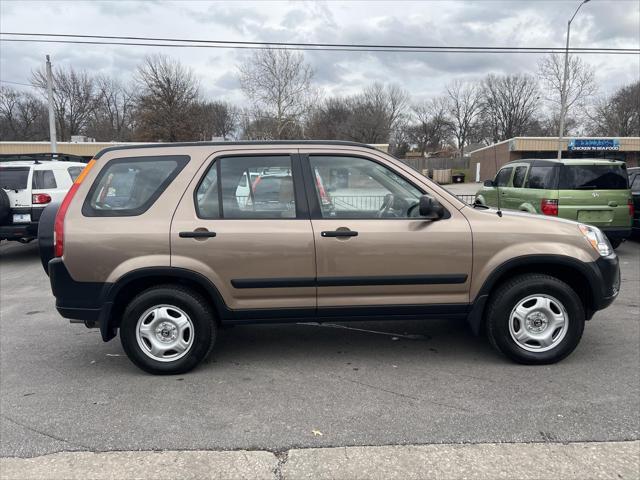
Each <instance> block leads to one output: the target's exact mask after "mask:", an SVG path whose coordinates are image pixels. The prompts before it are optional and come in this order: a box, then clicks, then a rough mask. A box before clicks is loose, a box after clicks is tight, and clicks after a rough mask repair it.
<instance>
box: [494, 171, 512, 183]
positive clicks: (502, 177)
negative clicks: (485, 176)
mask: <svg viewBox="0 0 640 480" xmlns="http://www.w3.org/2000/svg"><path fill="white" fill-rule="evenodd" d="M512 171H513V167H507V168H503V169H502V170H500V171H499V172H498V175H496V185H497V186H498V187H506V186H507V185H508V184H509V179H510V178H511V172H512Z"/></svg>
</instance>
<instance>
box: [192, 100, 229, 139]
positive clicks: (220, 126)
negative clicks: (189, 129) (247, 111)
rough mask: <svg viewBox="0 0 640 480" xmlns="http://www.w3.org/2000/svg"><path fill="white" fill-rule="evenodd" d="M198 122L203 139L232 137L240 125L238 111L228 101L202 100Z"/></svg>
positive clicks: (199, 106)
mask: <svg viewBox="0 0 640 480" xmlns="http://www.w3.org/2000/svg"><path fill="white" fill-rule="evenodd" d="M198 111H199V114H198V123H199V128H200V132H201V134H200V136H201V138H202V140H210V139H211V138H212V137H221V138H222V139H224V140H228V139H229V138H231V137H232V136H233V134H234V132H235V131H236V128H237V126H238V111H237V109H236V108H235V107H234V106H233V105H231V104H230V103H228V102H220V101H214V102H200V103H199V105H198Z"/></svg>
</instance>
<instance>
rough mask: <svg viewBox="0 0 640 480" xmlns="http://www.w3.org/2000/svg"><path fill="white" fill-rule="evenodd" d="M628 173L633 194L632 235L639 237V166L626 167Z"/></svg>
mask: <svg viewBox="0 0 640 480" xmlns="http://www.w3.org/2000/svg"><path fill="white" fill-rule="evenodd" d="M627 173H628V174H629V188H630V189H631V195H632V196H633V209H634V212H633V226H632V232H633V236H634V237H636V238H637V237H640V167H633V168H629V169H627Z"/></svg>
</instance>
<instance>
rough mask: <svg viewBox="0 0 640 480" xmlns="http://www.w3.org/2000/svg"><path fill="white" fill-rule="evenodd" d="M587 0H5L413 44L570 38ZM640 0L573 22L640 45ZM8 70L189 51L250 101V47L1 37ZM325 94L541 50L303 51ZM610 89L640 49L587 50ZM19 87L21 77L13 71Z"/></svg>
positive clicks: (305, 38) (448, 72)
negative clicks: (243, 74) (244, 67)
mask: <svg viewBox="0 0 640 480" xmlns="http://www.w3.org/2000/svg"><path fill="white" fill-rule="evenodd" d="M578 3H579V0H567V1H565V0H511V1H504V0H502V1H498V0H475V1H471V0H458V1H415V2H400V1H396V2H391V1H360V2H356V1H352V2H346V1H344V2H332V1H316V2H294V1H287V2H272V1H261V2H240V1H238V2H214V1H205V0H202V1H187V0H185V1H155V0H153V1H152V0H148V1H126V0H118V1H80V0H75V1H62V0H60V1H55V0H49V1H46V2H40V1H27V0H1V1H0V27H1V30H2V32H31V33H34V32H37V33H63V34H93V35H125V36H140V37H143V36H149V37H172V38H191V39H208V40H240V41H247V40H250V41H285V42H318V43H370V44H371V43H373V44H406V45H411V44H413V45H475V46H478V45H487V46H544V47H549V46H556V47H561V46H563V45H564V35H565V32H566V22H567V20H568V18H569V17H570V16H571V14H572V13H573V11H574V9H575V8H576V6H577V5H578ZM639 25H640V1H638V0H592V1H591V2H590V3H589V4H587V5H585V6H583V8H582V10H581V11H580V13H579V14H578V17H576V20H575V21H574V23H573V24H572V37H571V45H572V46H574V47H600V48H605V47H621V48H640V27H639ZM0 49H1V50H0V80H2V81H3V82H17V83H28V82H29V78H30V73H31V71H32V70H33V69H36V68H38V67H39V66H41V65H43V62H44V55H45V54H46V53H49V54H51V56H52V60H53V62H54V65H57V66H66V65H71V66H73V67H74V68H78V69H86V70H88V71H90V72H94V73H106V74H109V75H113V76H117V77H120V78H122V79H129V78H131V76H132V73H133V72H134V70H135V68H136V65H137V64H138V63H139V62H140V61H141V59H142V58H143V57H144V56H145V55H148V54H152V53H167V54H169V55H172V56H174V57H176V58H179V59H180V60H181V61H182V62H183V63H184V64H186V65H188V66H190V67H191V68H193V70H194V71H195V73H196V75H197V77H198V78H199V80H200V86H201V89H202V91H203V93H204V94H205V95H206V96H208V97H210V98H221V99H226V100H229V101H232V102H238V103H241V102H244V97H243V95H242V93H241V92H240V90H239V82H238V73H237V65H238V63H239V62H240V61H242V59H243V58H246V56H248V55H250V52H249V51H247V50H226V49H225V50H222V49H203V48H194V49H186V48H180V49H177V48H176V49H171V48H156V47H134V46H113V45H108V46H98V45H95V46H92V45H57V44H37V43H10V42H0ZM305 57H306V59H307V61H308V62H309V63H311V64H312V65H313V68H314V70H315V80H316V83H317V84H318V86H320V87H321V88H322V89H323V90H324V91H325V92H326V93H327V94H347V93H353V92H355V91H357V90H358V89H360V88H362V87H363V86H364V85H366V84H369V83H371V82H374V81H379V82H393V83H397V84H399V85H400V86H402V87H404V88H405V89H407V90H408V91H409V92H410V93H411V95H412V96H413V97H414V98H415V99H416V100H419V99H422V98H427V97H430V96H433V95H437V94H439V93H440V92H441V91H442V89H443V87H444V86H445V85H446V84H447V83H449V82H450V81H452V80H454V79H463V80H467V79H468V80H473V79H476V78H480V77H482V76H484V75H486V74H487V73H490V72H494V73H515V72H526V73H535V70H536V62H537V61H538V59H539V57H538V56H537V55H532V54H524V55H523V54H477V53H476V54H446V53H411V54H408V53H362V52H305ZM583 59H584V60H585V61H587V62H588V63H590V64H592V65H593V66H594V67H595V69H596V75H597V80H598V82H599V83H600V85H601V92H602V93H608V92H610V91H612V90H613V89H615V88H617V87H619V86H621V85H624V84H626V83H630V82H632V81H637V80H638V79H639V78H640V56H636V55H584V56H583ZM3 85H7V86H9V85H11V86H14V87H16V88H25V89H27V88H29V87H21V86H19V85H15V84H9V83H3Z"/></svg>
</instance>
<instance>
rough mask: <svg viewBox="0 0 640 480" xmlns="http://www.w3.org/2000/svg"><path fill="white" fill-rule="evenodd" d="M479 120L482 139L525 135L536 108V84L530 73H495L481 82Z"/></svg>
mask: <svg viewBox="0 0 640 480" xmlns="http://www.w3.org/2000/svg"><path fill="white" fill-rule="evenodd" d="M482 97H483V98H482V117H483V118H482V120H483V123H482V125H481V126H480V128H481V129H483V131H484V136H485V138H486V140H488V141H491V142H499V141H502V140H506V139H508V138H512V137H516V136H519V135H525V134H526V133H527V130H528V129H529V127H530V126H531V125H532V122H533V121H534V120H535V115H536V113H537V111H538V104H539V98H540V97H539V95H538V84H537V81H536V79H535V78H534V77H532V76H531V75H524V74H515V75H504V76H497V75H493V74H490V75H488V76H487V77H486V78H485V79H484V81H483V82H482Z"/></svg>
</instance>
